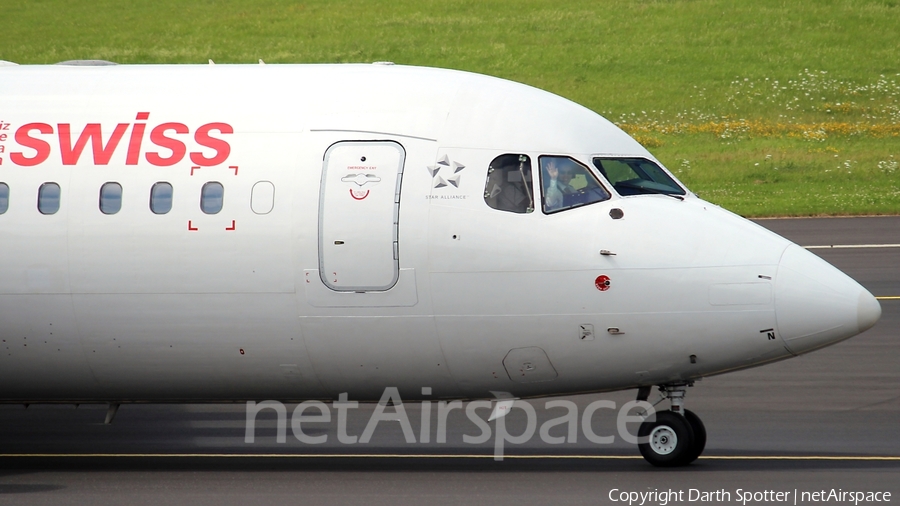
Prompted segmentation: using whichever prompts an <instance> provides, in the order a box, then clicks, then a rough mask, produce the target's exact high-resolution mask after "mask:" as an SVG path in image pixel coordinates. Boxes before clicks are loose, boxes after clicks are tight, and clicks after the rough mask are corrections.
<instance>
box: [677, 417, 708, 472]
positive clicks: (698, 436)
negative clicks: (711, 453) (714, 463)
mask: <svg viewBox="0 0 900 506" xmlns="http://www.w3.org/2000/svg"><path fill="white" fill-rule="evenodd" d="M684 419H685V420H687V422H688V423H689V424H690V425H691V430H692V431H693V432H694V444H693V445H692V446H691V451H690V452H688V454H687V455H685V459H684V462H683V463H682V465H685V466H686V465H688V464H690V463H691V462H693V461H695V460H697V457H699V456H700V455H701V454H702V453H703V449H704V448H706V427H704V426H703V422H702V421H700V417H699V416H697V415H696V414H694V412H693V411H691V410H689V409H686V410H684Z"/></svg>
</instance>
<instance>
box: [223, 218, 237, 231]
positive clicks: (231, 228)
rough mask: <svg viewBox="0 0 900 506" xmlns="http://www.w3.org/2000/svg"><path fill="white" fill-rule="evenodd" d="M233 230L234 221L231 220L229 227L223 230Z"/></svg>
mask: <svg viewBox="0 0 900 506" xmlns="http://www.w3.org/2000/svg"><path fill="white" fill-rule="evenodd" d="M234 229H235V225H234V220H231V226H230V227H225V230H234Z"/></svg>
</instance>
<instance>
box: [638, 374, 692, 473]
mask: <svg viewBox="0 0 900 506" xmlns="http://www.w3.org/2000/svg"><path fill="white" fill-rule="evenodd" d="M688 386H691V384H689V383H679V384H670V385H662V386H660V387H659V391H660V393H661V394H662V397H661V398H660V401H661V400H663V399H669V402H670V403H671V409H669V410H667V411H658V412H656V416H655V420H645V421H644V423H642V424H641V427H640V429H639V430H638V441H640V443H638V449H639V450H640V452H641V455H643V457H644V459H646V460H647V462H649V463H651V464H653V465H654V466H658V467H677V466H686V465H688V464H690V463H691V462H693V461H695V460H697V457H699V456H700V454H701V453H703V449H704V448H705V447H706V428H705V427H704V426H703V422H701V421H700V418H699V417H698V416H697V415H695V414H694V413H693V412H692V411H689V410H686V409H684V394H685V391H686V390H687V387H688ZM647 394H649V388H642V389H641V390H640V392H639V394H638V400H647Z"/></svg>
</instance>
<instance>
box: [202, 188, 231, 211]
mask: <svg viewBox="0 0 900 506" xmlns="http://www.w3.org/2000/svg"><path fill="white" fill-rule="evenodd" d="M216 186H218V187H219V190H221V194H222V196H221V197H220V198H219V207H218V208H216V210H215V211H210V210H207V208H206V207H205V206H204V202H206V199H207V194H206V192H207V188H215V187H216ZM224 208H225V185H223V184H222V183H220V182H219V181H207V182H206V183H203V186H202V187H201V188H200V211H201V212H203V214H209V215H214V214H219V213H221V212H222V209H224Z"/></svg>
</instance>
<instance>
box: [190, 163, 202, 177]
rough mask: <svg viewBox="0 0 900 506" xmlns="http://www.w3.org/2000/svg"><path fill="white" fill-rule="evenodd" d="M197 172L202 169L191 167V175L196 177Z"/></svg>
mask: <svg viewBox="0 0 900 506" xmlns="http://www.w3.org/2000/svg"><path fill="white" fill-rule="evenodd" d="M195 170H200V167H197V166H196V165H195V166H193V167H191V175H192V176H193V175H194V171H195Z"/></svg>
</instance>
